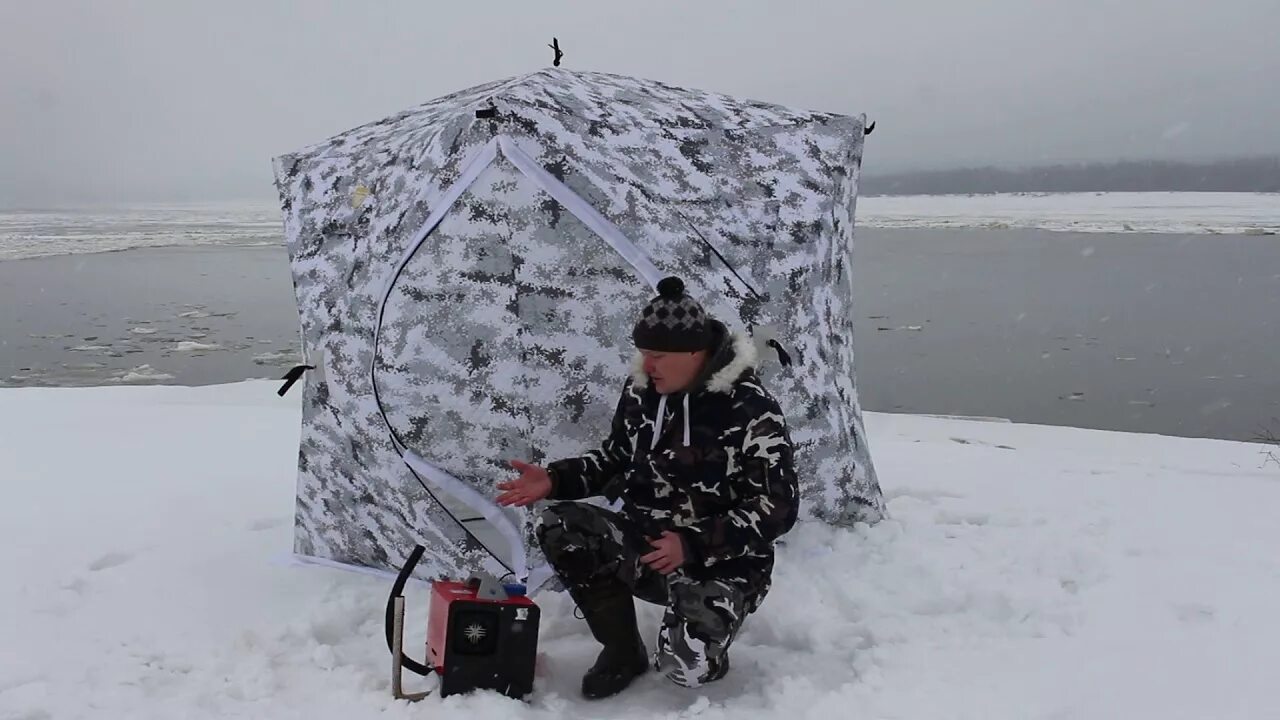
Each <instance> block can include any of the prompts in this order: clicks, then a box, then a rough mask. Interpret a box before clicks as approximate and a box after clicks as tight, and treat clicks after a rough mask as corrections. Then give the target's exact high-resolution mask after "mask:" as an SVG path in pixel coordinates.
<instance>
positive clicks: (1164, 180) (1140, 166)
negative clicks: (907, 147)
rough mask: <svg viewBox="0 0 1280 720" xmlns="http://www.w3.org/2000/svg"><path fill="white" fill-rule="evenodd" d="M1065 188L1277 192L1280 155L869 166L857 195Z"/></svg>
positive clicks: (1085, 190)
mask: <svg viewBox="0 0 1280 720" xmlns="http://www.w3.org/2000/svg"><path fill="white" fill-rule="evenodd" d="M1028 192H1035V193H1068V192H1072V193H1074V192H1081V193H1093V192H1266V193H1273V192H1280V157H1254V158H1236V159H1229V160H1218V161H1211V162H1186V161H1182V162H1178V161H1156V160H1145V161H1142V160H1129V161H1120V162H1110V163H1098V162H1094V163H1059V164H1054V165H1038V166H1034V167H1026V168H1001V167H994V166H986V167H967V168H953V169H947V170H920V171H912V172H889V173H883V174H882V173H877V172H875V167H874V165H872V164H869V165H868V166H867V167H866V171H865V172H864V173H863V175H862V178H861V180H860V187H859V194H860V195H863V196H878V195H985V194H991V193H1028Z"/></svg>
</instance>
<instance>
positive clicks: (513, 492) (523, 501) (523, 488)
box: [498, 460, 551, 507]
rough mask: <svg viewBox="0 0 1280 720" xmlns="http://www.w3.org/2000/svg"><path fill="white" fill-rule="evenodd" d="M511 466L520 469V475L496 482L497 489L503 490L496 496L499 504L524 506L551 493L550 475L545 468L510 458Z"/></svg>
mask: <svg viewBox="0 0 1280 720" xmlns="http://www.w3.org/2000/svg"><path fill="white" fill-rule="evenodd" d="M511 467H513V468H515V469H516V470H519V471H520V477H518V478H516V479H515V480H512V481H511V482H504V483H498V489H499V490H502V491H504V492H503V493H502V494H501V495H499V496H498V504H499V505H504V506H505V505H515V506H516V507H524V506H525V505H532V504H533V503H536V502H538V501H539V500H542V499H543V498H545V497H546V496H548V495H550V494H551V476H550V475H548V474H547V471H546V470H545V469H543V468H540V467H538V466H537V465H530V464H529V463H525V462H520V461H519V460H512V461H511Z"/></svg>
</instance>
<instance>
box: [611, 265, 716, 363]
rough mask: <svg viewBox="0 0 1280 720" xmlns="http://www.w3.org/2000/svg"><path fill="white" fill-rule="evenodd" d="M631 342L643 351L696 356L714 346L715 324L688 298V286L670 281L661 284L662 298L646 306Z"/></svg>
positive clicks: (678, 281) (699, 306)
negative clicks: (712, 326) (713, 329)
mask: <svg viewBox="0 0 1280 720" xmlns="http://www.w3.org/2000/svg"><path fill="white" fill-rule="evenodd" d="M631 338H632V339H633V340H634V341H635V343H636V347H637V348H639V349H641V350H656V351H658V352H696V351H698V350H706V349H707V348H708V347H709V346H710V345H711V322H710V318H708V317H707V313H706V311H705V310H703V309H702V306H701V305H699V304H698V302H697V301H696V300H694V299H693V298H691V297H689V296H688V295H685V294H684V282H683V281H681V280H680V278H678V277H668V278H664V279H663V280H662V281H661V282H659V283H658V296H657V297H655V298H654V299H653V300H650V301H649V304H648V305H645V306H644V310H642V311H641V313H640V322H638V323H636V327H635V330H633V331H632V333H631Z"/></svg>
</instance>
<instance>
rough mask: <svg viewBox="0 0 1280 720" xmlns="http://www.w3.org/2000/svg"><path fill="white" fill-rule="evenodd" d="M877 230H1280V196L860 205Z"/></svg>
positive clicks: (951, 199) (1092, 196)
mask: <svg viewBox="0 0 1280 720" xmlns="http://www.w3.org/2000/svg"><path fill="white" fill-rule="evenodd" d="M856 222H857V224H858V225H861V226H866V227H878V228H985V229H1006V228H1023V229H1036V230H1056V231H1062V232H1092V233H1135V232H1136V233H1177V234H1183V233H1209V234H1222V233H1239V234H1258V235H1264V234H1272V235H1274V234H1276V233H1280V193H1196V192H1132V193H1123V192H1116V193H1048V194H1039V193H1001V194H994V195H900V196H879V197H864V198H860V199H859V200H858V211H857V221H856Z"/></svg>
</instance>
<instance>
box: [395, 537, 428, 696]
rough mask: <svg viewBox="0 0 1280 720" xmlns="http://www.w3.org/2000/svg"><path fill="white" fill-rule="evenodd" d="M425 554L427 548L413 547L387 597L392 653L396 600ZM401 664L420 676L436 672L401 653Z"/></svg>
mask: <svg viewBox="0 0 1280 720" xmlns="http://www.w3.org/2000/svg"><path fill="white" fill-rule="evenodd" d="M424 552H426V548H424V547H422V546H421V545H415V546H414V547H413V552H411V553H409V559H408V560H406V561H405V563H404V567H402V568H400V574H399V575H397V576H396V582H395V584H394V585H392V586H391V595H389V596H388V597H387V621H386V631H387V650H388V651H390V652H395V651H396V650H395V648H394V647H392V641H391V638H392V635H393V634H394V631H393V630H392V625H393V624H394V622H395V620H394V618H395V599H396V598H397V597H400V596H401V595H402V594H403V593H404V584H405V582H407V581H408V580H409V576H410V575H412V574H413V569H414V568H416V567H417V566H418V561H419V560H421V559H422V553H424ZM400 663H401V664H402V665H403V666H404V667H406V668H408V669H409V670H412V671H413V672H415V673H417V674H419V675H430V674H432V673H434V672H435V670H433V669H432V668H430V667H427V666H426V665H423V664H422V663H420V662H418V661H417V660H414V659H413V658H411V657H409V656H408V655H405V654H404V653H403V652H401V653H400Z"/></svg>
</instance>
